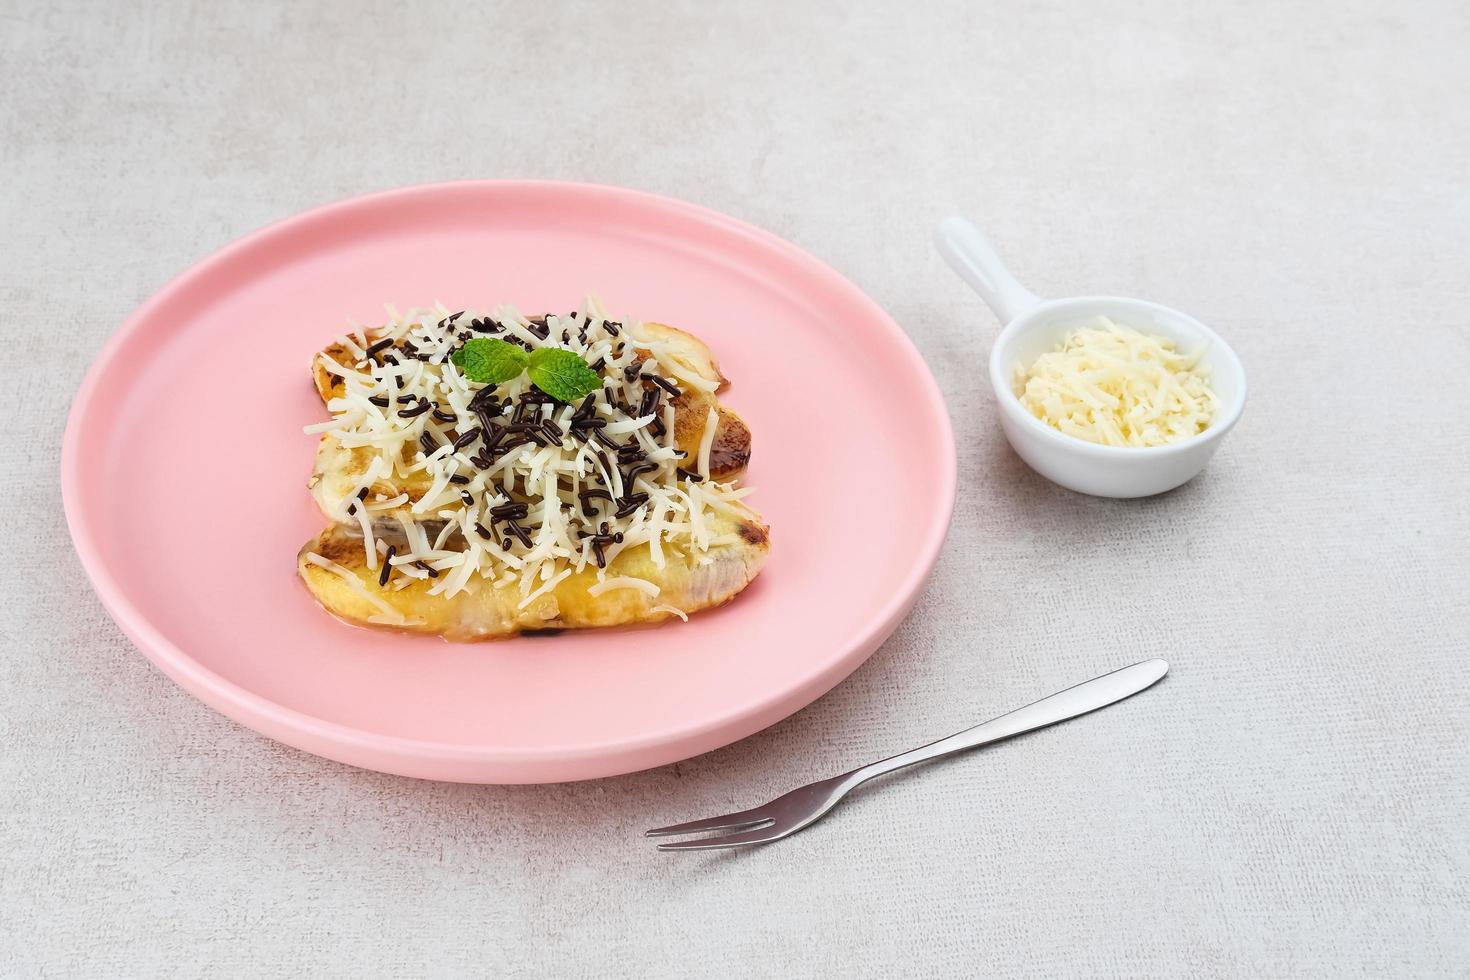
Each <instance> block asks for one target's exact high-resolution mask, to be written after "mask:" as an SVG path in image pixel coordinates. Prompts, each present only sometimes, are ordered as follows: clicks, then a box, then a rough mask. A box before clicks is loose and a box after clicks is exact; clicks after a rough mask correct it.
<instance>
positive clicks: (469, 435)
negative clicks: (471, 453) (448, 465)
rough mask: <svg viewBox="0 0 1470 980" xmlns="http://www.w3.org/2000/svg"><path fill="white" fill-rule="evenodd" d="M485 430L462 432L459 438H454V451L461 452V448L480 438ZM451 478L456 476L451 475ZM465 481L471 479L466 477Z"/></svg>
mask: <svg viewBox="0 0 1470 980" xmlns="http://www.w3.org/2000/svg"><path fill="white" fill-rule="evenodd" d="M484 431H485V430H484V429H471V430H470V431H468V432H466V433H464V434H462V435H461V436H460V437H459V438H458V439H456V440H454V451H455V452H459V451H460V450H461V449H463V448H464V447H466V446H468V445H469V444H470V443H472V442H474V441H475V440H476V439H478V438H480V435H481V433H483V432H484ZM450 479H451V480H452V479H454V477H450ZM465 482H466V483H468V482H470V481H469V480H468V479H466V480H465Z"/></svg>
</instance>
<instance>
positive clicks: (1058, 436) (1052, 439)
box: [934, 217, 1245, 497]
mask: <svg viewBox="0 0 1470 980" xmlns="http://www.w3.org/2000/svg"><path fill="white" fill-rule="evenodd" d="M934 244H935V245H936V247H937V248H938V249H939V254H941V255H943V256H944V259H945V261H946V262H948V263H949V264H950V267H951V268H953V269H954V270H955V272H957V273H959V275H960V278H962V279H964V280H965V282H967V283H969V284H970V286H971V287H972V288H974V290H975V292H977V293H979V294H980V298H981V299H983V300H985V303H986V305H988V306H989V307H990V308H991V310H993V311H994V312H995V315H996V317H997V318H998V319H999V320H1000V322H1001V323H1003V324H1005V329H1004V330H1002V331H1001V334H1000V336H999V337H998V338H996V341H995V346H994V347H992V348H991V351H990V384H991V387H992V388H994V389H995V400H996V404H997V405H999V406H1000V424H1001V428H1002V429H1003V430H1004V431H1005V434H1006V438H1007V439H1009V440H1010V443H1011V446H1012V447H1013V448H1014V449H1015V450H1016V454H1017V455H1019V456H1020V457H1021V458H1022V459H1023V460H1025V461H1026V463H1027V464H1028V465H1029V466H1030V467H1031V468H1032V469H1034V470H1035V471H1036V472H1038V473H1040V474H1041V475H1042V476H1044V477H1046V478H1047V479H1048V480H1051V481H1052V482H1053V483H1057V484H1060V485H1061V486H1064V487H1066V488H1067V489H1069V490H1076V491H1078V492H1079V493H1088V494H1093V495H1094V496H1098V497H1147V496H1151V495H1153V494H1156V493H1163V492H1164V491H1166V490H1172V489H1174V488H1175V487H1177V486H1179V485H1180V484H1182V483H1185V482H1187V481H1189V480H1191V479H1193V478H1194V476H1195V475H1196V474H1198V473H1199V472H1200V470H1202V469H1204V468H1205V464H1206V463H1208V462H1209V460H1210V457H1211V456H1213V455H1214V454H1215V450H1216V449H1217V448H1219V445H1220V441H1221V440H1222V439H1224V438H1225V433H1227V432H1229V431H1230V429H1231V428H1232V427H1233V426H1234V425H1235V423H1236V422H1237V421H1239V419H1240V413H1241V411H1242V410H1243V409H1244V408H1245V368H1243V367H1242V366H1241V363H1240V358H1238V357H1236V356H1235V352H1234V351H1233V350H1231V349H1230V346H1229V345H1228V344H1226V343H1225V341H1224V340H1222V339H1221V338H1220V335H1219V334H1217V333H1215V332H1214V331H1213V330H1211V329H1210V328H1209V327H1207V326H1205V325H1204V324H1203V323H1200V322H1199V321H1198V320H1196V319H1195V318H1194V317H1192V316H1188V315H1187V314H1184V313H1180V312H1179V311H1178V310H1172V309H1170V308H1169V307H1167V306H1160V305H1159V304H1157V303H1150V302H1148V301H1146V300H1141V299H1128V298H1126V297H1122V296H1077V297H1073V298H1071V299H1052V300H1043V299H1041V298H1040V297H1038V296H1036V295H1035V294H1034V293H1032V292H1031V291H1030V290H1028V289H1027V288H1026V287H1025V286H1022V285H1021V284H1020V283H1019V282H1017V281H1016V279H1015V277H1014V276H1012V275H1011V274H1010V272H1008V271H1007V270H1006V267H1005V266H1004V265H1003V264H1002V263H1001V261H1000V257H999V256H998V255H997V254H996V252H995V249H994V248H992V247H991V245H990V243H989V242H988V241H986V239H985V236H984V235H982V234H980V232H979V230H977V229H976V228H975V226H974V225H972V224H970V223H969V222H968V221H966V220H965V219H964V218H960V217H949V218H945V219H944V220H943V221H941V222H940V223H939V227H937V228H936V229H935V230H934ZM1100 316H1105V317H1108V318H1109V319H1112V320H1115V321H1117V322H1118V323H1120V324H1125V325H1127V326H1130V327H1133V328H1134V329H1136V330H1139V331H1142V332H1143V333H1146V334H1157V335H1159V336H1163V337H1168V338H1170V339H1172V340H1173V341H1174V342H1175V344H1176V346H1177V348H1178V349H1179V350H1181V351H1191V352H1192V351H1196V350H1202V351H1203V353H1202V355H1201V358H1200V364H1201V365H1202V366H1203V367H1205V368H1206V369H1208V371H1209V374H1208V378H1209V383H1210V387H1211V388H1213V389H1214V391H1215V395H1216V396H1217V397H1218V398H1219V400H1220V407H1219V411H1218V413H1217V414H1216V416H1215V418H1214V421H1212V422H1211V423H1210V427H1209V428H1207V429H1206V430H1205V431H1204V432H1201V433H1200V434H1199V435H1197V436H1195V437H1193V438H1191V439H1186V440H1184V441H1182V442H1176V443H1171V444H1169V445H1167V446H1151V447H1146V448H1133V447H1123V446H1104V445H1100V444H1098V443H1093V442H1087V441H1086V440H1083V439H1078V438H1076V437H1074V436H1069V435H1066V434H1065V433H1063V432H1060V431H1059V430H1057V429H1054V428H1052V427H1051V426H1049V425H1047V424H1046V423H1045V422H1042V421H1041V420H1040V419H1038V418H1036V417H1035V416H1034V415H1032V414H1031V413H1030V412H1029V411H1027V410H1026V408H1025V407H1024V406H1022V404H1021V402H1020V400H1019V399H1018V398H1017V397H1016V393H1015V390H1014V387H1013V380H1012V379H1013V378H1014V377H1015V373H1016V369H1017V367H1024V366H1027V365H1030V364H1032V363H1034V362H1035V360H1036V358H1038V357H1039V356H1041V355H1042V354H1044V353H1046V352H1047V351H1049V350H1052V349H1054V348H1055V347H1056V346H1057V345H1058V344H1060V343H1061V342H1062V339H1063V338H1064V337H1065V336H1066V335H1067V334H1068V333H1070V332H1071V331H1073V330H1076V329H1078V328H1079V327H1083V326H1087V325H1089V324H1091V323H1093V322H1094V321H1095V320H1096V319H1097V318H1098V317H1100Z"/></svg>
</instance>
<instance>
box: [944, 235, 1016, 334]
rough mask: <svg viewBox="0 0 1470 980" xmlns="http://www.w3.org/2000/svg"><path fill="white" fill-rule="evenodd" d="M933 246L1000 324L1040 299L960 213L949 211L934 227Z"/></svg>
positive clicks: (1008, 320) (1009, 320) (1011, 318)
mask: <svg viewBox="0 0 1470 980" xmlns="http://www.w3.org/2000/svg"><path fill="white" fill-rule="evenodd" d="M934 247H935V248H937V249H939V254H940V255H942V256H944V261H946V262H948V263H949V267H950V268H951V269H953V270H954V271H955V272H957V273H959V276H960V278H961V279H963V280H965V282H967V283H969V284H970V288H971V289H973V290H975V292H977V293H979V294H980V298H981V299H983V300H985V305H987V306H989V307H990V308H991V310H993V311H994V312H995V315H996V317H998V318H999V319H1000V322H1001V323H1002V324H1007V323H1010V322H1011V321H1012V320H1014V319H1015V318H1016V317H1018V316H1020V315H1021V314H1022V313H1025V312H1026V311H1027V310H1029V309H1031V307H1033V306H1035V305H1036V304H1037V303H1040V302H1041V298H1040V297H1039V296H1037V295H1036V294H1035V293H1033V292H1031V290H1029V289H1027V288H1026V287H1025V286H1023V285H1021V284H1020V283H1019V282H1017V281H1016V277H1015V276H1013V275H1011V274H1010V272H1009V271H1007V269H1006V267H1005V265H1004V264H1003V263H1002V262H1001V261H1000V256H999V255H997V254H996V251H995V249H994V248H993V247H992V246H991V244H990V242H989V241H987V240H986V238H985V236H984V235H982V234H980V229H978V228H976V227H975V226H974V225H972V224H970V223H969V222H968V221H966V220H965V219H964V218H961V217H960V216H959V215H955V214H952V215H950V216H949V217H948V218H945V219H944V220H943V221H941V222H939V225H938V227H936V228H935V229H934Z"/></svg>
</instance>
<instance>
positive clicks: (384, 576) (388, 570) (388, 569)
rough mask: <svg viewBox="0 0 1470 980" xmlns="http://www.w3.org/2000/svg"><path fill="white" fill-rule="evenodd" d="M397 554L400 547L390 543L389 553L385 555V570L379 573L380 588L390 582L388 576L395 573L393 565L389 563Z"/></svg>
mask: <svg viewBox="0 0 1470 980" xmlns="http://www.w3.org/2000/svg"><path fill="white" fill-rule="evenodd" d="M396 554H398V549H397V548H396V547H394V546H393V545H391V544H390V545H389V546H388V553H387V554H386V555H384V556H383V570H382V571H381V572H379V573H378V587H379V588H382V587H383V586H385V585H387V584H388V576H389V575H391V574H393V566H392V565H390V564H388V563H389V562H391V561H392V560H393V556H394V555H396Z"/></svg>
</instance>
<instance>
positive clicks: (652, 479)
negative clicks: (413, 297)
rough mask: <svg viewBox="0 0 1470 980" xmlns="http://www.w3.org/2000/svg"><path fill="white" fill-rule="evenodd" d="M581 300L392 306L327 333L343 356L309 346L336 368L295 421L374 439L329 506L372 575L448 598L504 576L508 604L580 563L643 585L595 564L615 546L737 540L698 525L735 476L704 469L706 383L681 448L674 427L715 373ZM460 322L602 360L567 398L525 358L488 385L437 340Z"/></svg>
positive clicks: (458, 329) (332, 566) (709, 424)
mask: <svg viewBox="0 0 1470 980" xmlns="http://www.w3.org/2000/svg"><path fill="white" fill-rule="evenodd" d="M584 305H585V310H583V311H580V312H577V311H574V312H572V313H570V314H567V315H566V316H557V315H548V316H546V317H538V318H536V319H528V318H526V317H524V316H522V315H521V313H520V312H519V311H517V310H516V309H514V308H513V307H510V306H501V307H498V308H497V309H495V310H493V311H492V312H490V313H489V314H484V315H482V314H477V313H474V312H472V311H464V312H461V313H455V314H451V313H450V312H449V311H448V310H447V309H445V308H443V307H438V308H435V309H414V310H410V311H408V312H407V313H404V314H402V315H399V314H398V313H397V312H396V311H394V310H393V309H392V308H390V309H389V315H390V319H389V322H388V324H387V326H385V327H383V328H381V329H379V330H372V331H366V330H363V329H361V328H358V329H357V330H355V331H353V333H351V334H350V335H348V336H344V337H341V338H338V342H339V344H341V346H342V347H343V348H345V349H346V350H347V352H348V353H349V355H350V356H351V357H352V358H353V359H354V360H353V363H352V365H351V366H350V367H346V366H343V365H342V364H339V363H338V362H337V361H336V360H334V359H333V358H331V357H329V356H328V355H327V354H325V353H324V354H322V355H320V356H319V363H320V364H321V366H322V367H323V368H324V369H325V370H327V371H328V372H330V373H331V374H332V375H334V376H335V377H337V378H340V379H341V380H342V384H340V385H335V386H334V387H333V392H334V397H333V398H332V399H331V400H330V401H329V402H328V404H327V408H328V410H329V411H330V412H331V413H332V416H333V417H332V419H331V420H330V421H328V422H323V423H320V424H317V425H310V426H307V427H306V431H307V432H309V433H313V432H320V433H324V434H325V437H326V438H329V439H332V440H335V441H336V442H337V443H339V444H340V445H341V446H342V447H344V448H347V449H357V448H363V447H365V448H367V449H368V450H370V451H371V453H372V458H371V461H370V463H369V464H368V468H367V471H366V473H365V475H364V476H363V477H362V479H361V481H360V487H359V489H358V491H357V493H355V494H349V495H347V496H346V498H345V499H344V501H343V505H342V509H341V512H340V513H338V514H336V515H333V516H334V517H335V518H336V519H337V520H338V521H339V522H344V523H351V522H355V523H356V525H357V526H358V528H359V529H360V531H361V534H362V539H363V547H364V553H365V557H366V563H367V567H368V568H369V569H375V570H379V571H380V579H379V582H380V584H381V585H383V586H384V587H386V588H389V589H403V588H407V587H408V586H409V585H412V584H414V583H416V582H424V581H430V580H432V584H431V585H430V587H429V589H428V592H429V594H431V595H439V596H444V597H446V598H448V597H452V596H454V595H457V594H458V593H460V592H463V591H473V590H475V589H477V588H479V587H480V586H481V583H488V584H490V585H493V586H494V587H497V588H504V587H507V586H510V585H515V586H517V587H518V589H519V593H520V599H519V608H522V609H524V608H525V607H526V606H528V605H530V604H531V603H532V602H534V601H535V600H536V599H537V598H539V597H540V596H541V595H543V594H545V593H547V592H549V591H551V590H552V589H554V588H555V587H556V586H557V584H558V583H559V582H561V581H562V580H563V579H565V578H567V577H568V576H570V575H572V574H573V573H575V572H580V571H582V570H584V569H586V568H588V567H592V568H594V569H596V572H597V582H596V583H595V584H594V585H592V586H591V587H590V588H589V592H591V593H592V594H594V595H600V594H602V593H604V592H607V591H611V590H614V589H637V590H640V591H643V592H645V593H646V594H648V595H649V596H651V597H654V598H657V596H658V593H659V586H658V585H657V584H656V583H654V582H650V581H647V580H645V579H642V578H634V577H630V576H619V575H612V576H609V575H608V574H607V565H608V564H609V563H610V562H611V561H612V560H613V559H614V558H616V557H617V556H618V554H620V553H621V552H623V551H625V550H627V549H630V548H647V549H648V552H649V558H650V560H651V562H652V564H653V566H654V567H655V568H658V569H662V568H664V567H666V565H667V563H669V562H671V561H673V562H679V563H687V564H692V565H696V566H697V565H702V564H709V563H710V562H711V561H712V560H713V559H712V558H710V557H709V556H707V555H706V552H708V551H709V549H711V548H713V547H718V546H722V545H727V544H733V543H735V541H736V539H737V535H734V534H714V533H712V530H711V524H712V521H711V517H712V516H713V515H714V514H715V513H716V512H719V511H722V510H723V511H730V512H734V513H743V511H740V510H739V509H738V508H737V505H736V504H735V502H736V501H738V500H739V499H741V498H742V497H744V496H745V495H746V494H748V493H749V492H750V490H749V488H741V489H737V488H736V487H735V485H734V484H733V483H720V482H715V481H712V480H711V479H710V478H709V477H710V448H711V445H712V443H713V440H714V435H715V429H716V423H717V420H718V413H717V412H716V410H715V407H714V405H715V402H714V400H713V398H712V397H711V398H709V399H702V400H697V401H696V404H700V405H701V409H700V410H701V411H706V412H707V417H706V418H705V419H704V420H703V421H704V427H703V439H702V442H701V444H700V445H699V448H698V453H697V454H696V455H695V457H694V458H691V459H686V458H685V453H684V452H682V451H680V450H679V449H678V448H677V447H676V445H675V443H674V432H675V424H674V414H675V409H674V406H673V404H671V402H673V401H674V400H675V398H676V397H678V396H679V395H680V394H682V392H683V391H684V390H685V389H696V390H698V391H700V392H713V391H714V390H715V388H716V387H717V383H715V382H711V381H709V380H708V379H706V378H703V377H701V376H700V375H699V374H698V373H696V372H695V371H694V370H692V369H691V368H690V366H689V365H688V364H687V363H685V362H684V361H682V360H681V359H679V358H678V357H676V356H675V354H674V352H673V351H672V349H671V348H670V346H669V345H668V344H667V343H666V342H662V341H661V340H660V339H659V337H660V335H658V334H655V333H652V332H645V331H644V329H643V327H642V324H639V323H630V324H627V325H624V324H622V323H619V322H617V321H614V320H612V319H611V318H609V317H608V315H607V313H606V311H605V310H603V308H602V306H601V304H600V303H598V302H597V300H596V299H595V298H589V300H588V301H587V303H586V304H584ZM476 336H492V337H498V338H500V339H503V340H506V341H508V342H511V343H514V344H518V345H519V346H521V347H523V348H525V349H527V350H534V349H537V348H541V347H560V348H563V349H566V350H570V351H573V352H574V353H576V354H578V355H579V356H581V357H582V358H583V359H584V361H585V362H586V363H587V364H588V365H590V366H591V367H592V368H593V370H595V371H597V372H598V373H599V374H601V375H602V378H603V387H602V388H601V389H599V390H597V391H594V392H593V393H592V394H590V395H588V396H587V397H586V398H585V399H582V400H579V401H578V403H576V404H566V403H562V402H558V401H556V400H555V399H553V398H551V397H550V396H548V395H546V394H544V393H542V392H541V391H540V390H539V389H537V388H535V387H534V386H533V385H532V384H531V382H530V380H529V379H528V376H527V375H526V374H525V373H523V374H521V376H520V377H518V378H515V379H513V380H511V381H508V382H505V383H502V384H498V385H494V384H491V385H485V384H480V383H478V382H475V381H472V380H470V379H468V378H467V377H466V376H465V375H464V374H463V373H461V371H460V370H459V369H458V368H456V367H455V365H454V364H453V362H452V361H451V359H450V356H451V354H453V353H454V351H455V350H457V349H458V348H459V347H460V346H461V345H462V344H463V343H464V342H465V341H466V340H467V339H470V338H473V337H476ZM705 401H707V402H708V408H707V409H705V408H704V407H703V403H704V402H705ZM414 481H423V482H427V483H428V487H427V489H426V490H424V492H423V493H422V495H421V496H418V497H417V499H414V498H413V495H412V494H409V493H405V492H401V491H400V489H399V488H400V487H402V486H404V484H405V483H411V482H414ZM385 537H386V538H389V539H391V541H392V544H391V545H390V543H389V542H388V541H385V540H384V538H385ZM308 560H310V561H312V562H313V563H315V564H317V565H319V566H321V567H323V568H327V569H328V570H329V571H333V572H336V573H337V574H339V575H343V576H344V578H346V579H348V581H349V584H352V585H357V586H358V588H359V591H361V592H363V594H365V595H367V597H368V598H369V599H370V600H371V601H372V602H373V603H374V604H375V605H376V606H377V607H378V608H379V611H380V613H381V614H382V615H381V617H380V618H381V621H383V622H388V623H395V622H402V618H401V616H399V615H398V614H397V613H396V612H395V611H394V610H393V609H392V608H391V607H390V606H388V604H387V603H385V602H383V601H382V600H381V599H378V598H376V597H374V596H372V595H371V593H370V592H369V591H368V590H366V589H363V588H362V586H361V583H360V582H358V580H357V578H356V576H354V575H352V573H351V572H350V571H348V570H347V569H345V568H343V567H342V566H340V565H338V564H336V563H335V562H331V561H329V560H327V559H325V558H323V557H322V556H320V555H315V554H313V555H309V556H308ZM660 608H666V609H667V611H670V612H673V613H676V614H679V615H681V616H682V615H683V614H682V612H681V611H680V610H677V609H673V608H672V607H660Z"/></svg>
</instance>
